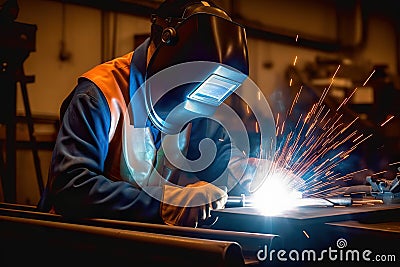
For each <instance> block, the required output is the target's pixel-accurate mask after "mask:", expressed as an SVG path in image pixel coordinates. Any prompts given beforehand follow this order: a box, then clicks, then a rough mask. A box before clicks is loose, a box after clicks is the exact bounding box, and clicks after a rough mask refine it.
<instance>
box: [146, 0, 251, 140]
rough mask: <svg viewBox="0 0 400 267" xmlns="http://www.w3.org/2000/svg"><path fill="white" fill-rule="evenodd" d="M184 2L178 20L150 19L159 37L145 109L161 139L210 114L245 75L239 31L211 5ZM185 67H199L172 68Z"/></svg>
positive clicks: (149, 68) (243, 44) (244, 47)
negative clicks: (163, 135)
mask: <svg viewBox="0 0 400 267" xmlns="http://www.w3.org/2000/svg"><path fill="white" fill-rule="evenodd" d="M186 2H190V3H189V4H188V5H187V6H184V8H183V12H182V13H181V15H180V16H177V17H172V16H171V17H168V16H165V15H164V16H163V15H160V14H153V15H152V18H151V21H152V35H153V33H154V32H158V34H155V35H156V37H154V36H153V42H154V43H155V45H156V48H155V51H154V53H153V54H152V57H151V59H150V61H149V63H148V66H147V72H146V80H147V81H148V83H147V85H146V89H145V90H146V92H145V99H146V108H147V112H148V114H149V118H150V120H151V121H152V123H153V124H154V125H155V126H156V127H157V128H159V130H161V131H162V132H164V133H166V134H173V133H176V132H179V130H180V129H181V126H182V125H184V124H185V122H187V121H190V120H191V118H195V117H196V116H202V115H206V116H210V115H211V114H213V112H214V111H215V110H216V108H217V107H218V106H219V105H220V104H221V103H222V102H223V101H224V100H225V99H226V98H227V97H228V96H229V95H231V94H232V93H233V92H234V91H235V90H236V89H237V88H238V87H239V86H240V85H241V83H242V82H243V81H244V80H245V79H246V78H247V76H248V74H249V64H248V51H247V40H246V33H245V29H244V27H243V26H241V25H239V24H238V23H235V22H233V21H232V20H231V18H230V17H229V16H228V15H227V13H226V12H225V11H223V10H222V9H221V8H219V7H217V6H215V5H214V4H212V3H211V4H210V3H209V2H206V1H186ZM189 62H191V63H193V62H198V63H199V64H195V65H193V64H191V65H187V67H186V66H185V67H181V68H176V66H182V64H185V63H189ZM165 70H169V72H168V71H165ZM162 73H163V74H162ZM165 81H168V82H169V84H170V85H168V86H167V85H166V82H165ZM171 81H172V82H171ZM171 84H172V85H171ZM171 114H173V115H171Z"/></svg>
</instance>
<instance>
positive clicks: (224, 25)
mask: <svg viewBox="0 0 400 267" xmlns="http://www.w3.org/2000/svg"><path fill="white" fill-rule="evenodd" d="M151 23H152V24H151V36H150V37H149V38H148V39H147V40H145V41H144V42H143V43H142V44H141V45H140V46H139V47H137V49H135V51H134V52H130V53H127V54H126V55H123V56H121V57H118V58H115V59H113V60H110V61H108V62H105V63H103V64H100V65H98V66H95V67H94V68H93V69H91V70H89V71H87V72H86V73H84V74H83V75H81V76H80V77H79V79H78V83H77V85H76V87H75V88H74V90H73V91H72V92H71V93H70V94H69V95H68V96H67V98H66V99H65V100H64V101H63V103H62V105H61V108H60V119H61V127H60V129H59V133H58V136H57V139H56V144H55V147H54V150H53V155H52V160H51V164H50V168H49V176H48V182H47V185H46V188H45V191H44V192H43V194H42V198H41V199H40V202H39V204H38V208H39V209H40V210H41V211H45V212H52V213H56V214H61V215H63V216H67V217H74V218H90V217H102V218H112V219H121V220H132V221H140V222H151V223H165V224H169V225H183V226H191V227H196V226H198V225H199V224H202V222H204V221H206V220H207V219H208V218H209V217H210V211H211V210H212V209H218V208H223V207H224V205H225V203H226V200H227V196H228V194H238V195H240V194H246V193H248V187H249V184H250V179H251V178H249V177H250V176H251V175H245V172H244V171H245V168H246V166H238V162H241V159H242V157H243V153H241V152H239V150H238V149H236V148H235V146H234V144H232V142H231V141H230V138H229V136H228V135H227V133H226V131H225V130H224V128H223V127H222V126H221V125H220V124H219V123H218V122H216V121H213V120H210V119H208V118H202V117H201V113H202V111H204V112H206V113H207V108H210V110H212V109H213V106H214V107H215V106H216V105H218V104H220V102H222V101H223V100H224V99H225V98H226V97H228V96H229V94H231V93H232V92H233V91H234V88H235V87H237V86H238V85H240V82H241V81H243V77H241V76H240V74H243V75H244V76H247V75H248V68H249V67H248V57H247V56H248V55H247V45H246V35H245V31H244V28H243V27H242V26H241V25H239V24H237V23H235V22H233V21H232V20H231V18H230V17H229V16H228V14H227V13H226V12H225V11H224V10H223V9H221V8H220V7H218V6H217V5H215V3H213V2H211V1H193V0H166V1H165V2H163V3H162V4H161V5H160V6H159V8H157V9H156V10H155V12H154V14H153V15H152V16H151ZM194 61H198V62H215V63H218V64H219V66H225V67H223V70H222V72H221V69H220V68H215V69H212V68H211V69H212V70H210V72H212V73H211V75H208V76H207V77H208V79H209V80H207V79H206V77H199V79H197V82H195V83H193V84H189V85H187V84H185V85H182V86H177V87H176V88H173V90H170V91H168V92H165V94H164V93H163V96H162V97H161V98H160V99H158V101H157V102H154V103H153V102H152V101H149V100H148V99H149V97H150V98H151V96H153V95H154V94H155V93H157V92H158V93H159V91H151V90H154V89H149V86H148V84H147V81H149V80H151V79H153V78H154V77H157V75H158V74H159V73H161V72H162V71H163V70H164V69H168V68H169V67H172V66H174V65H177V64H181V63H185V62H194ZM226 73H228V74H227V75H226ZM229 73H231V74H232V73H234V74H239V75H238V77H239V79H237V78H235V77H233V76H235V75H229ZM231 76H232V77H231ZM173 79H174V77H171V76H169V77H168V80H169V81H170V80H173ZM198 81H200V82H198ZM201 81H203V84H205V85H207V83H208V84H211V85H214V86H215V85H216V84H217V87H218V86H221V88H222V91H221V90H220V91H218V90H215V92H214V91H213V90H208V89H207V88H208V87H207V86H205V85H204V86H203V87H202V82H201ZM207 81H208V82H207ZM205 88H206V89H205ZM149 90H150V91H149ZM157 90H162V89H157ZM214 93H215V94H219V95H213V94H214ZM205 94H206V95H205ZM207 94H208V95H207ZM204 98H207V101H203V100H205V99H204ZM209 99H211V100H216V102H215V103H213V102H212V101H211V102H210V101H208V100H209ZM190 101H191V102H190ZM202 101H203V102H204V103H203V102H202ZM174 103H175V104H176V105H175V106H174ZM182 103H184V105H183V106H184V107H183V108H182V109H181V111H182V112H180V113H179V114H184V112H187V114H189V116H187V117H185V118H184V120H183V121H181V122H179V123H182V124H183V126H182V127H180V128H174V127H172V128H171V127H170V126H171V123H167V122H169V121H171V122H173V121H174V116H171V118H169V119H168V118H167V117H166V116H163V114H164V111H165V110H168V111H171V109H173V107H176V106H179V104H182ZM188 103H189V104H190V105H189V104H188ZM153 104H154V106H153ZM192 104H193V105H192ZM171 105H172V108H171ZM188 105H189V106H190V107H189V108H188ZM196 105H199V106H201V108H200V109H199V108H198V107H197V106H196ZM196 112H197V113H198V115H199V116H198V117H196V116H195V117H192V118H191V117H190V114H194V113H196ZM132 113H133V114H132ZM127 118H129V119H128V123H127V122H126V121H127ZM185 120H188V121H185ZM172 125H173V123H172ZM174 134H177V135H178V139H174V138H172V140H175V141H176V142H175V144H177V147H178V148H179V151H181V152H182V154H184V155H185V156H186V157H187V159H189V160H192V161H193V162H195V160H196V159H197V158H198V157H199V156H200V154H201V153H200V151H199V145H200V143H201V141H202V140H203V139H204V138H209V139H211V140H212V141H213V142H214V143H215V144H216V155H215V157H214V161H213V162H211V164H209V166H207V167H206V168H204V169H196V170H195V171H193V172H188V171H182V170H177V168H174V166H173V164H171V162H170V161H169V160H168V158H167V157H165V155H164V149H162V148H163V145H162V144H163V142H164V137H165V136H169V135H172V136H174ZM172 144H174V141H172ZM245 162H247V161H245ZM239 165H240V164H239ZM242 165H243V164H242ZM173 176H175V178H174V177H173ZM154 177H156V178H157V179H158V180H157V179H155V178H154ZM160 177H161V180H160ZM176 177H178V178H177V179H176ZM182 177H185V178H184V179H183V178H182ZM221 177H222V178H221ZM173 178H174V179H175V181H174V179H173ZM217 178H218V179H217ZM176 180H181V181H184V182H177V181H176ZM216 180H218V181H217V182H215V181H216Z"/></svg>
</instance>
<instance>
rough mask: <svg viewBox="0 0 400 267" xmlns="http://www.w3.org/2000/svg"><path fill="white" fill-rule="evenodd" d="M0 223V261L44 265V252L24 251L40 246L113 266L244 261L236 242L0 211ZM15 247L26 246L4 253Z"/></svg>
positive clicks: (56, 254)
mask: <svg viewBox="0 0 400 267" xmlns="http://www.w3.org/2000/svg"><path fill="white" fill-rule="evenodd" d="M0 226H1V227H0V241H1V243H2V244H8V245H7V246H6V248H5V251H6V252H7V254H6V253H4V252H5V251H4V250H2V252H1V253H3V255H2V261H3V260H4V261H10V263H11V262H12V263H18V264H20V263H21V261H22V262H26V263H28V262H29V263H30V264H34V263H40V265H42V263H44V264H45V257H28V256H27V255H26V254H32V255H35V254H36V253H38V252H39V251H41V252H42V253H46V255H51V256H52V257H51V258H52V259H54V258H56V259H58V260H62V261H63V263H65V262H64V261H67V262H68V261H71V263H72V262H75V263H76V259H77V258H76V257H77V256H78V257H82V258H79V261H82V260H83V261H82V262H85V260H90V263H91V265H93V266H94V265H97V264H100V265H101V266H104V264H110V263H112V264H113V265H114V266H117V265H119V264H124V265H126V264H132V265H135V266H151V265H153V264H159V265H160V264H163V265H164V264H167V265H169V266H170V264H173V266H202V267H204V266H244V259H243V256H242V253H241V248H240V246H239V245H238V244H237V243H235V242H228V241H219V240H207V239H199V238H189V237H181V236H172V235H163V234H155V233H149V232H139V231H131V230H124V229H112V228H106V227H98V226H89V225H79V224H73V223H64V222H54V221H47V220H37V219H29V218H20V217H12V216H3V215H0ZM35 244H36V247H35ZM37 246H40V249H38V248H37ZM15 249H18V251H24V254H25V255H23V257H19V258H15V257H13V256H10V255H13V254H8V252H10V253H11V252H13V250H15ZM71 258H73V259H71ZM35 259H38V260H37V262H35ZM53 263H54V262H53ZM18 264H17V265H18Z"/></svg>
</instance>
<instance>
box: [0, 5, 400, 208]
mask: <svg viewBox="0 0 400 267" xmlns="http://www.w3.org/2000/svg"><path fill="white" fill-rule="evenodd" d="M17 2H18V5H19V14H18V17H17V19H16V21H18V22H23V23H28V24H34V25H36V26H37V31H36V49H35V51H32V52H31V53H30V55H29V57H28V58H27V59H26V61H25V62H24V69H25V74H26V75H34V77H35V80H34V82H33V83H29V84H28V85H27V86H28V93H29V102H30V108H31V112H32V115H33V117H34V118H35V125H34V126H35V128H34V129H35V136H36V139H37V141H38V142H39V144H40V146H39V147H40V150H39V158H40V169H41V170H40V171H41V173H42V176H43V179H44V181H43V182H44V183H45V182H46V178H47V169H48V165H49V161H50V157H51V148H52V142H54V140H55V136H56V134H57V129H58V118H59V117H58V114H59V108H60V105H61V103H62V100H63V99H64V98H65V97H66V96H67V94H68V93H69V92H70V91H71V90H72V89H73V88H74V86H75V84H76V81H77V77H78V76H79V75H80V74H82V73H84V72H85V71H87V70H88V69H90V68H91V67H93V66H95V65H97V64H99V63H101V62H104V61H106V60H108V59H111V58H113V57H116V56H120V55H123V54H125V53H127V52H129V51H131V50H133V49H134V48H135V47H136V46H137V45H138V44H140V42H141V41H143V40H144V39H145V38H146V37H147V36H148V34H149V31H150V14H151V10H152V9H153V8H155V7H156V6H157V5H158V4H159V3H160V2H162V1H159V0H147V1H143V0H142V1H136V0H107V1H91V0H81V1H80V0H71V1H69V0H64V1H62V0H58V1H57V0H18V1H17ZM215 2H216V3H218V4H220V5H221V6H222V7H223V8H225V9H226V10H227V11H228V12H229V13H230V14H231V16H232V18H233V20H234V21H237V22H239V23H241V24H243V25H244V26H245V27H246V31H247V35H248V50H249V55H250V77H251V79H252V80H253V81H254V82H255V83H256V84H257V85H258V86H259V88H260V89H261V90H262V92H263V93H264V95H265V96H266V97H267V99H268V100H269V102H270V106H271V108H272V111H273V112H274V114H278V113H284V112H285V111H286V110H287V109H288V108H289V107H290V105H291V103H292V100H293V97H294V96H295V94H296V93H297V91H298V90H299V88H300V86H301V85H304V84H307V85H308V87H310V88H313V90H314V92H318V91H321V90H322V89H323V88H324V87H326V86H329V84H330V82H331V78H332V75H333V74H334V72H335V70H336V69H337V67H338V65H340V69H339V71H338V73H337V74H336V78H335V82H334V84H333V85H332V89H331V90H330V93H329V96H328V98H329V99H331V100H333V101H337V103H340V102H341V101H342V100H343V99H344V98H345V97H346V96H348V95H349V92H350V93H351V92H352V91H353V89H354V88H355V87H357V88H358V90H357V92H356V93H355V94H354V95H353V96H352V98H351V101H350V103H349V104H348V108H349V110H348V111H347V112H351V113H352V114H357V116H359V118H360V120H359V121H360V122H361V124H362V127H365V129H366V131H369V132H373V133H374V138H371V140H368V141H369V145H368V146H367V147H365V148H362V150H361V152H360V153H359V154H358V157H359V158H357V160H353V161H350V163H349V164H350V165H351V164H353V163H354V162H356V163H354V164H358V165H359V166H357V167H356V168H355V169H360V168H363V167H365V168H369V169H371V171H372V172H380V171H387V173H388V174H390V173H391V171H392V172H393V166H395V167H398V165H397V166H396V165H393V164H391V163H394V162H398V161H400V141H399V136H400V122H399V115H400V114H399V113H400V112H399V110H400V103H399V95H400V93H399V92H400V83H399V73H400V38H399V32H400V18H399V17H398V14H396V13H397V12H396V8H395V6H396V1H390V0H381V1H372V0H371V1H370V0H319V1H316V0H314V1H313V0H297V1H290V0H279V1H278V0H219V1H215ZM294 63H295V64H294ZM373 72H374V73H373ZM371 73H373V76H372V77H371V78H370V79H369V81H368V83H367V84H363V83H364V81H366V80H367V79H368V78H369V76H370V74H371ZM321 88H322V89H321ZM305 95H306V96H307V94H305ZM301 101H302V102H301V103H303V104H304V105H306V104H308V103H307V99H302V100H301ZM17 114H19V115H21V116H23V115H24V114H25V108H24V101H23V99H22V96H21V92H20V90H18V91H17ZM391 116H393V117H391ZM390 118H392V119H390ZM387 119H390V121H389V122H388V123H387V124H385V125H384V126H381V124H382V123H383V122H385V120H387ZM0 129H1V130H4V127H1V128H0ZM1 134H2V135H1V136H2V141H5V140H4V133H1ZM26 140H28V129H27V126H26V124H24V123H19V124H18V125H17V141H19V142H21V143H22V142H23V141H26ZM3 147H4V146H3ZM352 162H353V163H352ZM16 164H17V170H16V183H17V190H16V191H17V195H16V197H17V198H16V202H17V203H21V204H36V203H37V201H38V200H39V196H40V193H39V189H38V183H37V179H36V172H35V165H34V160H33V157H32V152H31V151H30V149H27V148H26V147H24V146H21V148H19V149H18V151H17V158H16ZM350 167H351V166H350ZM394 172H396V170H394ZM358 182H359V183H363V180H362V179H361V180H360V181H357V180H354V181H353V183H358ZM3 195H4V192H3V190H2V188H1V187H0V200H2V199H3Z"/></svg>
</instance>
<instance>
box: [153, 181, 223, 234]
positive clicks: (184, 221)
mask: <svg viewBox="0 0 400 267" xmlns="http://www.w3.org/2000/svg"><path fill="white" fill-rule="evenodd" d="M163 188H164V190H163V191H164V192H163V199H162V202H161V217H162V219H163V220H164V222H165V223H166V224H168V225H177V226H189V227H197V226H198V225H199V224H202V223H203V222H204V221H205V220H206V219H208V218H209V217H210V216H211V210H213V209H221V208H223V207H224V206H225V203H226V201H227V199H228V195H227V193H226V191H224V190H223V189H221V188H218V187H216V186H215V185H213V184H211V183H207V182H204V181H198V182H196V183H193V184H189V185H186V186H185V187H179V186H173V185H168V184H165V185H164V186H163Z"/></svg>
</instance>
